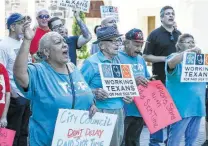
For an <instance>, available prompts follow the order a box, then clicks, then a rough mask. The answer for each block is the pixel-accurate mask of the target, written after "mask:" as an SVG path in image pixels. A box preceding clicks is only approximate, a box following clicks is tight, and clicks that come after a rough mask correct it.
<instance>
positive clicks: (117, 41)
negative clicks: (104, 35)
mask: <svg viewBox="0 0 208 146" xmlns="http://www.w3.org/2000/svg"><path fill="white" fill-rule="evenodd" d="M103 41H105V42H111V43H113V44H115V45H120V44H121V41H120V40H119V39H117V40H103Z"/></svg>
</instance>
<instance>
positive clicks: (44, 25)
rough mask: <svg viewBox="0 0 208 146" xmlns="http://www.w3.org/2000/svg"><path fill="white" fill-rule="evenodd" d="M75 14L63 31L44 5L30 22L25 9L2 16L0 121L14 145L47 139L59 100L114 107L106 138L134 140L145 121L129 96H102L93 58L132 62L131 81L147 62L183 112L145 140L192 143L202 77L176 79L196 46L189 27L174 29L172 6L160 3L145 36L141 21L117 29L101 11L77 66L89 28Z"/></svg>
mask: <svg viewBox="0 0 208 146" xmlns="http://www.w3.org/2000/svg"><path fill="white" fill-rule="evenodd" d="M74 17H75V20H76V21H77V24H78V26H79V27H80V30H81V35H80V36H70V35H69V34H68V31H67V29H66V27H65V25H64V23H63V22H62V20H61V19H60V18H59V17H53V18H51V17H50V15H49V12H48V11H47V10H45V9H42V10H39V11H38V12H37V15H36V19H37V22H38V26H37V27H36V28H34V29H31V28H30V23H31V19H30V17H28V16H23V15H21V14H19V13H14V14H11V15H10V16H9V18H8V19H7V28H8V30H9V36H6V37H4V38H3V39H2V41H1V42H0V74H1V76H0V77H1V85H0V87H1V94H0V95H1V97H0V127H3V128H4V127H6V128H9V129H13V130H15V131H16V135H15V139H14V143H13V146H28V145H30V146H51V143H52V138H53V133H54V129H55V122H56V118H57V115H58V110H59V109H60V108H65V109H79V110H88V111H89V115H90V116H93V115H94V114H95V113H96V112H101V113H110V114H116V115H117V116H118V118H117V121H116V124H115V128H114V131H113V136H112V139H111V143H110V146H139V145H140V141H141V140H140V135H141V132H142V129H143V126H144V124H145V122H144V120H143V118H142V116H141V114H140V112H139V110H138V109H137V107H136V105H135V103H134V102H133V98H134V97H130V96H125V97H119V98H109V95H108V92H107V91H105V90H104V89H103V86H102V81H101V76H100V72H99V67H98V65H99V63H109V64H131V65H132V70H133V75H134V78H135V81H136V84H137V85H142V86H148V82H149V81H150V79H152V77H151V76H150V74H149V72H148V70H147V65H146V62H151V63H152V74H153V75H154V79H156V80H161V81H162V83H163V84H164V85H165V86H166V88H167V90H168V91H169V93H170V95H171V97H172V98H173V101H174V103H175V104H176V107H177V109H178V111H179V113H180V115H181V117H182V120H180V121H178V122H176V123H174V124H172V125H169V126H168V127H167V133H165V134H166V135H167V136H165V137H167V139H164V135H165V134H164V129H161V130H159V131H157V132H156V133H154V134H150V136H149V137H150V138H149V144H147V145H149V146H159V145H160V143H165V145H167V146H179V145H180V141H181V139H182V137H183V135H185V145H186V146H193V144H194V142H195V141H196V138H197V135H198V132H199V127H200V121H201V119H202V117H204V116H205V115H206V111H205V95H206V94H205V92H206V83H197V82H192V83H183V82H181V81H180V77H181V73H182V67H183V64H182V61H183V54H184V53H185V52H195V53H201V50H200V48H198V47H197V46H196V44H195V40H194V37H193V36H192V35H191V34H187V33H184V34H183V33H181V32H180V31H179V30H178V29H177V25H176V22H175V11H174V9H173V8H172V7H171V6H165V7H163V8H162V9H161V11H160V20H161V26H160V27H159V28H157V29H155V30H153V31H152V32H151V33H150V35H149V36H148V38H147V40H146V41H145V40H144V36H143V32H142V30H141V29H138V28H133V29H131V30H129V31H128V32H126V34H125V35H124V37H122V34H120V33H119V30H118V27H117V24H116V20H115V18H114V17H107V18H105V19H103V20H102V22H101V24H98V25H97V26H95V29H94V33H95V34H96V36H97V40H96V41H95V42H94V43H93V44H92V48H91V56H90V57H89V58H87V59H86V60H85V61H84V63H83V64H82V66H81V69H80V70H79V69H78V68H77V67H76V60H77V54H76V51H77V49H80V48H81V47H82V46H83V45H85V44H87V43H88V42H89V41H90V40H91V39H92V35H91V33H90V31H89V29H88V27H87V26H86V25H85V23H84V22H83V21H82V20H81V18H80V13H79V12H77V11H74ZM143 47H144V51H143V52H142V48H143ZM80 86H84V88H80ZM206 145H207V146H208V142H207V141H206V142H205V143H204V145H203V146H206Z"/></svg>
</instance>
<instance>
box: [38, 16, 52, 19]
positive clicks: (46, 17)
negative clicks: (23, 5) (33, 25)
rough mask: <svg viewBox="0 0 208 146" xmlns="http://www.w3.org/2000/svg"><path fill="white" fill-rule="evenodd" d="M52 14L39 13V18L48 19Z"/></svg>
mask: <svg viewBox="0 0 208 146" xmlns="http://www.w3.org/2000/svg"><path fill="white" fill-rule="evenodd" d="M49 17H50V16H49V15H39V16H38V18H39V19H44V18H45V19H48V18H49Z"/></svg>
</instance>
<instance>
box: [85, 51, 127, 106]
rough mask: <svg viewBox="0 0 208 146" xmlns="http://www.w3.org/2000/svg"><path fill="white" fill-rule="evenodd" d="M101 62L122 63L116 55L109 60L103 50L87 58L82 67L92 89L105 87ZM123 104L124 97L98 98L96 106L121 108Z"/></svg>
mask: <svg viewBox="0 0 208 146" xmlns="http://www.w3.org/2000/svg"><path fill="white" fill-rule="evenodd" d="M99 63H111V64H120V63H119V60H118V58H117V57H114V58H113V60H108V59H107V58H106V57H105V56H104V55H103V53H102V52H101V51H98V53H95V54H94V55H92V56H91V57H89V58H88V59H86V60H85V61H84V64H83V66H82V68H81V72H82V74H83V76H84V78H85V81H86V82H87V83H88V85H89V86H90V88H91V89H96V88H102V87H103V86H102V81H101V77H100V72H99V67H98V64H99ZM123 105H124V102H123V100H122V98H107V99H105V100H96V106H97V108H99V109H120V108H123Z"/></svg>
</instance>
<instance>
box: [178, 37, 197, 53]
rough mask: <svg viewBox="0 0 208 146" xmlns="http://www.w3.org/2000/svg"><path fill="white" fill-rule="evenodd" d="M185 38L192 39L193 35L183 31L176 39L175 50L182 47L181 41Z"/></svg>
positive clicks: (179, 49)
mask: <svg viewBox="0 0 208 146" xmlns="http://www.w3.org/2000/svg"><path fill="white" fill-rule="evenodd" d="M186 38H192V39H193V40H194V37H193V36H192V35H191V34H188V33H184V34H182V35H180V36H179V37H178V41H177V43H176V50H177V51H181V50H183V49H182V43H183V42H184V41H185V39H186Z"/></svg>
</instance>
